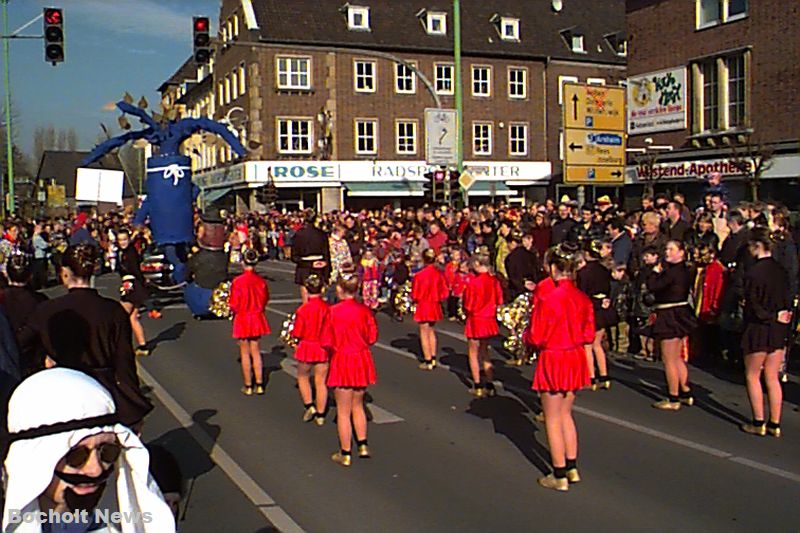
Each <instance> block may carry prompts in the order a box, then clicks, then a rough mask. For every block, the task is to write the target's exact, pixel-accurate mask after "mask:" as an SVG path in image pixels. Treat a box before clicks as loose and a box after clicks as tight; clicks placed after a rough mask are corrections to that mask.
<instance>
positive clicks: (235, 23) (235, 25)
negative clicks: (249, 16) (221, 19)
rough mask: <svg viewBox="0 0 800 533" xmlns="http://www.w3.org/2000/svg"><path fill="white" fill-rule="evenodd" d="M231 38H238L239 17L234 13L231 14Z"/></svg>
mask: <svg viewBox="0 0 800 533" xmlns="http://www.w3.org/2000/svg"><path fill="white" fill-rule="evenodd" d="M232 20H233V37H234V38H235V37H238V36H239V15H237V14H236V13H234V14H233V18H232Z"/></svg>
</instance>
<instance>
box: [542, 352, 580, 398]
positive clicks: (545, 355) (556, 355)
mask: <svg viewBox="0 0 800 533" xmlns="http://www.w3.org/2000/svg"><path fill="white" fill-rule="evenodd" d="M589 383H590V380H589V364H588V363H587V362H586V350H584V348H583V346H580V347H577V348H573V349H571V350H544V351H542V353H540V354H539V360H538V362H537V363H536V372H535V373H534V375H533V386H532V387H531V388H532V389H533V390H536V391H539V392H574V391H576V390H580V389H582V388H584V387H587V386H589Z"/></svg>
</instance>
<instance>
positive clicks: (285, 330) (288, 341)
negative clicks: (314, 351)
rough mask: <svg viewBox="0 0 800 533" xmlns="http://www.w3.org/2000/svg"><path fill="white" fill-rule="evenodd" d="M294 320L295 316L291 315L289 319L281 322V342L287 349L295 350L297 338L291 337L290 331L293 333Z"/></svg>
mask: <svg viewBox="0 0 800 533" xmlns="http://www.w3.org/2000/svg"><path fill="white" fill-rule="evenodd" d="M296 318H297V314H296V313H292V314H291V316H289V318H287V319H286V320H284V321H283V327H282V328H281V336H280V338H281V342H282V343H284V344H285V345H286V346H288V347H289V348H296V347H297V344H298V342H297V338H296V337H292V331H294V321H295V319H296Z"/></svg>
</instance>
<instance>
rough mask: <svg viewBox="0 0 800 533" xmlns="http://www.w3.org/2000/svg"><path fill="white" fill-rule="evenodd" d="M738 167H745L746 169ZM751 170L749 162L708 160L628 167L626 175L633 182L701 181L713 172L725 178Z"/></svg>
mask: <svg viewBox="0 0 800 533" xmlns="http://www.w3.org/2000/svg"><path fill="white" fill-rule="evenodd" d="M740 165H746V169H745V168H742V166H740ZM751 168H752V162H750V161H744V160H743V161H740V162H739V161H733V160H731V159H709V160H706V161H677V162H674V163H656V164H655V165H653V166H652V167H650V166H649V165H638V166H635V167H628V175H629V177H631V178H633V182H642V181H648V180H661V179H664V180H669V179H703V178H705V177H707V176H708V175H709V174H711V173H713V172H719V173H720V174H722V176H723V177H725V176H741V175H743V174H745V173H746V172H743V170H746V171H747V172H749V171H750V170H751Z"/></svg>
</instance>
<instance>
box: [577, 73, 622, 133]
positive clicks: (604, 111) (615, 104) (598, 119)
mask: <svg viewBox="0 0 800 533" xmlns="http://www.w3.org/2000/svg"><path fill="white" fill-rule="evenodd" d="M563 101H564V104H563V105H564V127H566V128H582V129H590V130H611V131H625V120H626V117H625V89H624V88H622V87H606V86H604V85H574V84H567V85H564V100H563Z"/></svg>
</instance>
